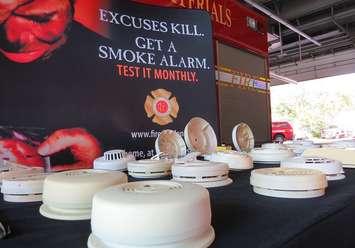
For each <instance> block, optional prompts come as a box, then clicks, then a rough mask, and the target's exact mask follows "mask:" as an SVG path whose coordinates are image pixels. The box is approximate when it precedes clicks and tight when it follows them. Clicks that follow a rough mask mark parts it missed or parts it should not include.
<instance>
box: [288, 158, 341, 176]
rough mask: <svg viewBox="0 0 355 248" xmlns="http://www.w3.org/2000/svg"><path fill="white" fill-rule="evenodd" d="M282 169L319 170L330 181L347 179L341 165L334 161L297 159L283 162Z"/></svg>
mask: <svg viewBox="0 0 355 248" xmlns="http://www.w3.org/2000/svg"><path fill="white" fill-rule="evenodd" d="M281 167H287V168H302V169H315V170H319V171H321V172H323V173H324V174H325V175H326V176H327V179H328V180H341V179H344V178H345V175H344V170H343V167H342V165H341V163H340V162H339V161H335V160H332V159H326V158H317V157H308V158H305V157H295V158H289V159H286V160H283V161H282V162H281Z"/></svg>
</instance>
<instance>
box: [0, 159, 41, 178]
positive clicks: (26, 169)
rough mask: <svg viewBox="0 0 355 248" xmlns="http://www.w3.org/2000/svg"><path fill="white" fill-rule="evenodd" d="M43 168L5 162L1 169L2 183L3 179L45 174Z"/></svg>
mask: <svg viewBox="0 0 355 248" xmlns="http://www.w3.org/2000/svg"><path fill="white" fill-rule="evenodd" d="M43 172H44V168H43V167H30V166H26V165H21V164H17V163H14V162H10V161H7V160H4V161H3V165H2V167H1V168H0V183H1V182H2V180H3V179H6V178H13V177H16V176H22V175H26V174H36V173H43Z"/></svg>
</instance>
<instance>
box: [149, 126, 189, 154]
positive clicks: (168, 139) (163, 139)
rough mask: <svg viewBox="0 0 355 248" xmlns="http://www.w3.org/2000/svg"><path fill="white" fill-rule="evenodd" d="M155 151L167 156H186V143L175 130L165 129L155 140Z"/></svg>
mask: <svg viewBox="0 0 355 248" xmlns="http://www.w3.org/2000/svg"><path fill="white" fill-rule="evenodd" d="M155 151H156V153H157V154H159V153H162V154H164V155H167V156H168V157H169V158H180V157H184V156H186V145H185V142H184V140H183V138H182V137H181V136H180V135H179V134H178V133H177V132H175V131H173V130H169V129H167V130H164V131H162V132H161V133H160V134H159V136H158V138H157V139H156V140H155Z"/></svg>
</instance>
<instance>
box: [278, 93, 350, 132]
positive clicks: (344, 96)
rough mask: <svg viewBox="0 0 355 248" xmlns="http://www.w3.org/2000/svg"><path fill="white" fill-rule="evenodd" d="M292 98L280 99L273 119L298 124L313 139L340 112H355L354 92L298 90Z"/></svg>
mask: <svg viewBox="0 0 355 248" xmlns="http://www.w3.org/2000/svg"><path fill="white" fill-rule="evenodd" d="M292 95H293V96H292V97H288V98H287V99H278V100H277V102H276V103H275V104H273V105H272V113H273V119H274V120H276V119H286V120H289V121H291V122H295V123H298V124H299V125H300V126H301V128H303V129H305V130H307V132H309V133H310V134H311V135H312V136H313V137H316V138H319V137H320V136H321V131H322V129H325V128H327V127H328V126H329V125H331V124H332V121H333V120H334V118H335V117H336V115H337V114H338V113H340V112H344V111H351V110H355V106H354V104H353V96H352V92H349V93H340V92H324V91H320V92H307V91H306V90H305V89H300V88H298V89H297V90H295V92H294V94H292Z"/></svg>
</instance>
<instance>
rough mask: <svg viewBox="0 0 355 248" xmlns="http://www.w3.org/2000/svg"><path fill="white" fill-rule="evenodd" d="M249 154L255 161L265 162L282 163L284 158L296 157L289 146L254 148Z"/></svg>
mask: <svg viewBox="0 0 355 248" xmlns="http://www.w3.org/2000/svg"><path fill="white" fill-rule="evenodd" d="M249 155H250V156H251V157H252V158H253V161H254V163H263V164H280V162H281V161H282V160H284V159H287V158H291V157H294V156H295V154H294V153H293V152H292V151H291V150H290V149H287V148H284V147H279V148H276V147H275V148H272V147H270V148H267V147H266V148H265V147H261V148H254V149H253V150H252V151H251V152H250V153H249Z"/></svg>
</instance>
